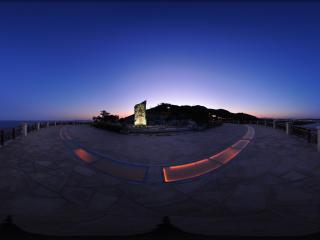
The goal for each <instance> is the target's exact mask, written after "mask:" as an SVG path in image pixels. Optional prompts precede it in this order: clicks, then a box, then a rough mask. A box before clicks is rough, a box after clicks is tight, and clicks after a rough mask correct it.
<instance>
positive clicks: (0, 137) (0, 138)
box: [0, 130, 4, 146]
mask: <svg viewBox="0 0 320 240" xmlns="http://www.w3.org/2000/svg"><path fill="white" fill-rule="evenodd" d="M0 145H1V146H3V145H4V131H3V130H1V131H0Z"/></svg>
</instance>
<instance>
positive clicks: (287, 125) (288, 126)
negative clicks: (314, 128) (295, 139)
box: [286, 122, 291, 135]
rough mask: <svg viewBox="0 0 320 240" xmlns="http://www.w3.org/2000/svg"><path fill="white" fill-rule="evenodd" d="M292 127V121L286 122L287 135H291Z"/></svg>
mask: <svg viewBox="0 0 320 240" xmlns="http://www.w3.org/2000/svg"><path fill="white" fill-rule="evenodd" d="M290 128H291V126H290V122H286V134H287V135H290V130H291V129H290Z"/></svg>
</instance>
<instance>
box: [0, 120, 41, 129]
mask: <svg viewBox="0 0 320 240" xmlns="http://www.w3.org/2000/svg"><path fill="white" fill-rule="evenodd" d="M35 122H36V121H0V129H7V128H15V127H19V126H21V124H22V123H28V124H34V123H35Z"/></svg>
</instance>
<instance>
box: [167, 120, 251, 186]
mask: <svg viewBox="0 0 320 240" xmlns="http://www.w3.org/2000/svg"><path fill="white" fill-rule="evenodd" d="M254 134H255V133H254V129H253V128H252V127H250V126H247V132H246V134H245V135H244V136H243V137H242V139H240V140H238V141H237V142H236V143H234V144H233V145H232V146H231V147H228V148H227V149H225V150H223V151H221V152H219V153H217V154H215V155H213V156H211V157H209V158H208V159H203V160H199V161H195V162H192V163H187V164H182V165H177V166H170V167H164V168H163V169H162V171H163V178H164V182H175V181H181V180H186V179H191V178H194V177H198V176H201V175H204V174H206V173H208V172H211V171H213V170H215V169H217V168H219V167H220V166H222V165H224V164H226V163H228V162H229V161H231V160H232V159H233V158H235V157H236V156H237V155H238V154H239V153H240V152H241V151H242V150H243V149H244V148H245V147H246V146H247V145H248V144H249V142H250V140H249V139H252V138H253V137H254Z"/></svg>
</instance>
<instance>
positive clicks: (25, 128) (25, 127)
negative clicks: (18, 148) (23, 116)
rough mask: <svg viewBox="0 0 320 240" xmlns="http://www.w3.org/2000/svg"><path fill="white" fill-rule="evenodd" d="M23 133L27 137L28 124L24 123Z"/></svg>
mask: <svg viewBox="0 0 320 240" xmlns="http://www.w3.org/2000/svg"><path fill="white" fill-rule="evenodd" d="M21 135H22V136H24V137H26V136H27V135H28V124H27V123H22V129H21Z"/></svg>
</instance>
